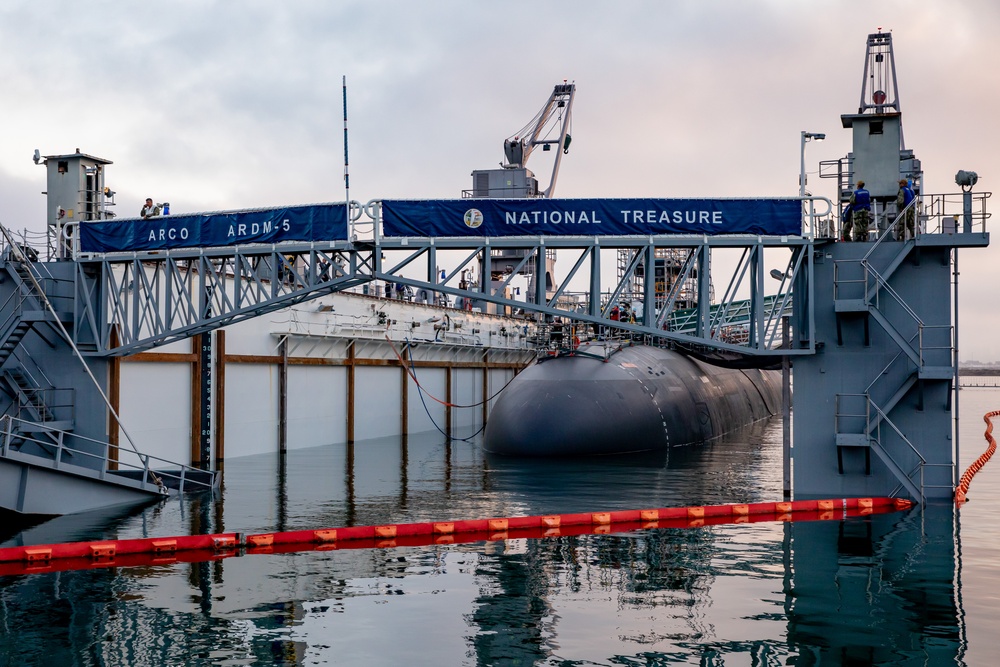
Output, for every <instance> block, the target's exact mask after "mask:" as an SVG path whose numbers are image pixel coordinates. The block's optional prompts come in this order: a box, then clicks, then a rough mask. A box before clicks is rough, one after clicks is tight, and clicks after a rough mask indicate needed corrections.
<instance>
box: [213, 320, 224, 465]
mask: <svg viewBox="0 0 1000 667" xmlns="http://www.w3.org/2000/svg"><path fill="white" fill-rule="evenodd" d="M215 336H216V338H215V469H216V470H220V471H221V470H222V469H223V468H224V467H225V463H226V330H225V329H219V330H218V331H217V332H216V334H215Z"/></svg>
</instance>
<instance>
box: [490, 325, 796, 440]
mask: <svg viewBox="0 0 1000 667" xmlns="http://www.w3.org/2000/svg"><path fill="white" fill-rule="evenodd" d="M780 409H781V373H780V372H776V371H773V370H761V369H757V368H725V367H721V366H715V365H712V364H710V363H707V362H705V361H701V360H698V359H695V358H693V357H691V356H689V355H687V354H683V353H681V352H678V351H676V350H672V349H668V348H660V347H654V346H650V345H622V346H619V347H615V348H609V347H608V346H607V345H606V344H605V343H601V342H588V343H581V344H580V346H579V347H578V348H577V349H575V350H574V351H573V352H572V353H571V354H563V355H556V356H550V357H541V358H539V359H538V360H537V361H536V362H535V363H534V364H532V365H531V366H529V367H527V368H526V369H525V370H524V371H522V372H521V373H519V374H518V375H517V376H516V377H515V378H514V379H513V380H512V381H511V383H510V384H509V385H508V386H507V387H506V388H504V390H503V391H502V392H500V395H499V396H498V397H497V400H496V403H495V404H494V407H493V410H492V411H491V412H490V417H489V420H488V422H487V424H486V430H485V432H484V434H483V449H484V450H485V451H486V452H487V453H488V454H492V455H499V456H516V457H549V458H555V457H591V456H613V455H628V454H640V453H644V452H666V451H668V450H669V449H670V448H672V447H681V446H684V445H695V444H699V443H704V442H707V441H709V440H713V439H715V438H718V437H720V436H722V435H725V434H726V433H729V432H731V431H734V430H737V429H739V428H742V427H744V426H746V425H748V424H751V423H753V422H755V421H758V420H761V419H766V418H768V417H771V416H773V415H775V414H777V413H778V412H779V411H780Z"/></svg>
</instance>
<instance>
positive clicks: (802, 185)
mask: <svg viewBox="0 0 1000 667" xmlns="http://www.w3.org/2000/svg"><path fill="white" fill-rule="evenodd" d="M824 139H826V135H825V134H822V133H819V132H806V131H805V130H803V131H802V142H801V150H800V151H799V157H800V160H801V162H800V164H801V166H800V168H799V196H800V197H805V196H806V142H807V141H810V140H815V141H823V140H824Z"/></svg>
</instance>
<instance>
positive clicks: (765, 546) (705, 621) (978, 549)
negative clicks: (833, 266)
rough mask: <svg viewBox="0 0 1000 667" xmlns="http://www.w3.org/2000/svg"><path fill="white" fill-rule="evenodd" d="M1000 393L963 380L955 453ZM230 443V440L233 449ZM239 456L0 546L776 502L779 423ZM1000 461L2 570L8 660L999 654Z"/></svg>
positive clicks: (813, 659)
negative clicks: (205, 553)
mask: <svg viewBox="0 0 1000 667" xmlns="http://www.w3.org/2000/svg"><path fill="white" fill-rule="evenodd" d="M998 407H1000V390H997V389H966V390H963V391H962V392H961V398H960V408H961V413H962V421H961V430H962V442H963V452H962V466H963V469H964V466H965V465H967V464H968V463H969V462H971V461H972V460H973V459H975V458H976V457H977V456H978V455H979V454H980V453H981V452H982V450H983V449H984V447H985V442H984V440H983V437H982V434H983V430H984V424H983V422H982V415H983V414H984V413H985V412H987V411H989V410H992V409H997V408H998ZM231 449H235V447H231ZM280 471H281V464H280V463H279V461H278V460H277V458H276V457H270V456H261V457H248V458H243V459H231V460H230V461H228V462H227V471H226V483H225V489H224V491H223V492H222V493H221V494H219V497H217V498H216V499H212V498H204V497H202V498H191V499H187V500H185V501H183V502H182V501H177V500H174V501H170V502H168V503H166V504H163V505H159V506H156V507H152V508H147V509H146V510H144V511H141V512H138V513H134V514H132V515H131V516H125V517H121V516H118V517H102V516H93V517H74V518H72V519H69V518H67V519H58V520H55V521H52V522H49V523H47V524H43V525H41V526H38V527H35V528H33V529H29V530H27V531H24V532H23V533H20V534H18V535H14V536H7V535H0V539H7V538H8V537H9V539H7V541H6V542H5V546H6V545H10V544H14V543H43V542H52V541H59V540H78V539H98V538H130V537H144V536H161V535H176V534H186V533H191V532H222V531H241V532H248V533H252V532H264V531H272V530H285V529H304V528H321V527H334V526H342V525H351V524H359V525H360V524H382V523H393V522H407V521H427V520H449V519H462V518H482V517H488V516H507V515H519V514H544V513H563V512H581V511H598V510H614V509H634V508H643V507H664V506H673V505H689V504H714V503H732V502H753V501H767V500H780V494H781V480H780V475H781V423H780V420H775V421H772V422H771V423H769V424H761V425H759V426H758V427H756V428H754V429H750V430H749V431H747V432H746V433H743V434H740V435H739V436H738V437H735V438H733V439H732V440H731V441H729V442H726V443H720V444H717V445H713V446H709V447H705V448H701V449H698V450H694V451H691V452H688V453H686V454H685V455H683V456H675V457H673V458H672V459H671V460H670V461H669V463H665V462H664V461H659V460H636V461H629V462H621V463H619V464H617V465H613V466H606V465H605V466H602V467H598V466H594V465H584V464H577V465H565V464H563V465H537V464H531V465H528V464H510V463H506V464H504V463H497V462H494V461H487V460H484V458H483V457H482V455H481V454H480V452H479V450H478V449H477V447H476V446H475V445H474V444H468V443H463V442H457V443H453V444H452V445H451V446H450V447H449V446H446V444H445V443H443V442H442V441H441V439H440V438H430V439H414V438H411V439H410V441H409V443H408V444H407V446H406V447H405V448H404V447H401V446H400V443H398V442H385V443H374V444H372V443H367V444H363V445H358V446H356V447H355V448H354V451H353V456H351V455H350V454H349V452H348V450H347V449H346V448H345V447H340V446H338V447H325V448H317V449H310V450H302V451H295V452H292V453H291V454H290V455H289V456H288V459H287V462H286V464H285V466H284V473H285V474H284V475H281V474H280ZM998 480H1000V460H997V461H994V462H991V463H990V464H989V465H987V466H986V468H985V469H984V470H983V472H981V473H980V474H979V475H978V476H977V477H976V478H975V480H974V481H973V485H972V489H971V492H970V497H971V499H972V500H971V502H970V503H969V504H968V505H966V506H965V507H963V508H962V509H961V511H960V512H958V513H957V514H956V513H955V511H954V509H953V507H951V506H950V505H940V506H931V507H926V508H922V509H920V510H914V511H910V512H905V513H895V514H890V515H881V516H872V517H867V518H859V519H851V520H846V521H824V522H800V523H794V524H777V523H759V524H750V525H733V526H716V527H708V528H701V529H690V530H680V529H663V530H654V531H645V532H638V533H630V534H617V535H587V536H577V537H559V538H548V539H544V540H511V541H508V542H491V543H474V544H466V545H461V544H459V545H436V546H433V547H420V548H399V549H367V550H341V551H326V552H307V553H298V554H286V555H269V556H262V555H253V556H244V557H241V558H228V559H225V560H220V561H216V562H208V563H194V564H189V563H176V564H170V565H162V566H150V567H143V568H118V569H104V570H92V571H85V572H63V573H54V574H39V575H31V576H17V577H0V665H170V664H176V665H181V664H185V665H249V664H260V665H270V664H282V665H285V664H287V665H296V664H304V665H314V664H316V665H320V664H327V665H362V664H363V665H400V664H417V665H643V666H648V665H665V664H691V665H726V666H729V667H731V666H733V665H785V664H795V665H869V664H893V665H895V664H898V665H910V664H912V665H938V664H968V665H983V664H992V662H993V656H996V655H998V654H1000V633H998V632H997V629H996V627H995V621H996V620H997V619H1000V595H998V593H997V589H998V586H997V582H998V581H1000V566H998V564H997V559H996V554H997V550H998V548H1000V530H998V529H997V528H996V518H995V515H996V509H995V508H996V507H997V503H998V502H1000V491H998V484H997V481H998Z"/></svg>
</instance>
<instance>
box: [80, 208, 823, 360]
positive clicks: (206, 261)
mask: <svg viewBox="0 0 1000 667" xmlns="http://www.w3.org/2000/svg"><path fill="white" fill-rule="evenodd" d="M806 199H812V198H806ZM815 199H817V200H820V201H823V202H826V203H829V202H828V200H825V199H822V198H815ZM807 204H808V206H807V208H808V209H809V210H812V209H813V206H812V201H808V202H807ZM351 211H352V218H353V220H352V226H351V231H352V233H351V239H350V240H346V241H329V242H309V243H296V242H286V243H281V244H275V245H262V244H254V245H243V246H229V247H211V248H193V249H174V250H158V251H139V252H128V253H106V254H87V253H80V252H79V251H76V252H74V257H73V258H74V259H75V262H74V272H75V276H74V279H73V283H74V285H73V304H74V305H73V310H74V317H73V332H72V335H73V338H74V341H75V342H76V343H77V345H78V346H79V348H80V349H81V350H82V351H84V352H85V353H86V354H88V355H92V356H120V355H128V354H133V353H136V352H140V351H143V350H147V349H150V348H153V347H156V346H159V345H163V344H166V343H170V342H173V341H177V340H181V339H184V338H187V337H190V336H192V335H195V334H198V333H203V332H206V331H210V330H212V329H215V328H218V327H221V326H226V325H228V324H232V323H235V322H238V321H241V320H244V319H248V318H252V317H257V316H259V315H262V314H265V313H267V312H271V311H274V310H278V309H281V308H284V307H287V306H291V305H294V304H297V303H300V302H303V301H307V300H309V299H313V298H316V297H319V296H323V295H325V294H330V293H333V292H339V291H345V290H353V291H359V290H360V291H365V288H366V286H368V287H369V288H371V287H373V286H374V285H375V284H377V283H378V282H379V281H384V282H388V283H393V284H397V285H404V286H408V287H410V288H411V289H412V290H414V291H415V292H420V291H421V290H423V293H424V294H426V295H430V300H431V302H432V303H433V302H434V300H435V299H436V298H437V297H438V295H447V296H449V297H452V298H456V297H463V298H464V299H469V300H472V301H473V302H476V303H477V304H487V303H488V304H495V305H496V308H497V309H498V311H497V312H517V313H519V314H520V313H523V314H526V315H528V316H530V314H534V316H535V317H536V318H541V317H544V318H565V319H568V320H572V321H575V322H578V323H586V324H590V325H594V326H595V327H600V326H605V327H609V326H613V327H615V328H617V329H619V330H622V331H626V332H630V333H631V334H633V335H640V336H642V335H645V336H649V337H655V338H659V339H665V340H669V341H674V342H675V343H677V344H680V345H684V346H688V347H691V348H697V349H702V350H707V351H713V350H714V351H715V352H716V353H718V354H722V355H735V356H738V357H741V358H748V357H760V358H769V359H771V361H773V360H774V358H775V357H777V356H780V355H802V354H812V353H813V352H814V351H815V340H814V336H813V334H812V329H813V327H812V322H813V313H812V311H811V303H812V299H811V294H812V290H813V289H814V287H813V280H812V275H813V258H814V250H815V247H816V246H817V245H818V244H821V243H823V242H826V241H828V240H829V239H818V240H817V239H814V238H813V234H812V232H811V230H812V228H813V224H812V218H814V217H818V216H810V215H809V214H808V212H807V213H806V214H805V215H804V222H805V225H804V229H805V230H807V232H806V233H805V234H804V235H802V236H756V235H719V236H702V235H658V236H579V237H565V236H530V237H528V236H525V237H504V238H483V237H479V238H473V237H447V238H442V237H437V238H435V237H407V238H383V237H382V236H381V235H380V233H379V232H380V226H381V225H380V213H381V211H380V204H379V202H377V201H375V202H371V203H369V204H367V205H364V206H361V205H358V204H357V203H355V202H352V207H351ZM553 252H558V253H559V261H560V265H561V266H565V265H566V264H567V263H568V264H570V269H569V271H568V273H567V275H566V276H565V277H564V278H563V279H562V281H561V283H560V284H559V285H557V286H549V289H548V290H547V289H546V287H547V285H546V281H545V280H542V279H538V280H533V281H532V289H531V293H530V294H522V295H521V296H522V298H521V299H516V298H513V297H514V296H515V295H514V292H515V291H520V290H511V289H509V288H510V287H511V284H512V282H513V281H514V280H515V278H516V277H517V276H519V275H522V276H523V275H525V274H528V275H531V276H535V277H542V276H545V273H546V258H547V257H550V256H551V253H553ZM500 256H502V257H503V258H504V259H503V260H502V262H500V264H502V266H500V265H498V260H497V259H496V258H497V257H500ZM665 256H667V257H670V258H671V261H672V262H674V266H673V268H672V269H671V271H672V272H673V274H674V276H675V278H676V279H675V280H673V281H672V283H671V284H670V285H667V284H666V283H665V282H663V281H661V282H660V283H659V284H658V283H657V281H656V280H654V279H648V280H647V279H644V278H645V277H646V276H652V275H653V273H652V272H651V271H650V272H647V271H646V269H645V267H654V266H656V264H657V261H658V260H660V261H661V263H662V258H663V257H665ZM511 257H513V258H514V259H513V260H512V259H511ZM623 258H624V259H623ZM616 262H617V265H616V264H615V263H616ZM442 267H447V268H442ZM610 273H616V274H617V275H616V276H615V277H614V279H612V280H608V278H607V276H608V274H610ZM470 277H471V278H472V279H471V280H470V279H469V278H470ZM570 285H582V286H584V290H583V292H584V297H583V298H582V299H579V298H577V299H571V298H569V286H570ZM637 285H638V286H639V287H638V291H636V286H637ZM723 285H724V286H725V287H724V289H723V290H721V294H722V296H721V298H719V299H717V300H716V303H715V304H714V305H713V304H712V301H713V299H712V298H711V296H712V294H713V293H718V292H719V291H720V289H719V288H720V287H721V286H723ZM691 286H695V287H696V289H697V294H696V295H692V294H690V293H688V294H682V291H683V290H687V291H690V289H691ZM525 291H527V290H525ZM371 293H373V294H374V290H372V291H371ZM591 295H597V298H590V296H591ZM626 296H628V297H629V298H635V299H636V300H637V301H641V302H642V303H644V304H658V305H659V307H658V308H643V309H642V312H641V313H640V315H639V316H638V317H637V318H636V319H635V321H618V320H614V319H612V312H611V311H612V309H613V308H614V305H615V304H617V303H618V301H619V300H620V299H623V298H625V297H626ZM692 297H694V298H693V299H692ZM680 303H696V304H697V305H696V307H695V308H690V309H686V310H684V309H680V310H678V309H677V308H676V306H677V305H678V304H680ZM784 317H789V318H790V319H791V325H792V330H793V331H794V338H795V340H794V344H793V345H792V349H784V350H779V349H778V348H779V347H780V346H781V343H782V339H781V336H782V333H781V329H782V327H781V323H782V319H783V318H784ZM113 332H114V333H113ZM734 332H738V335H734Z"/></svg>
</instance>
